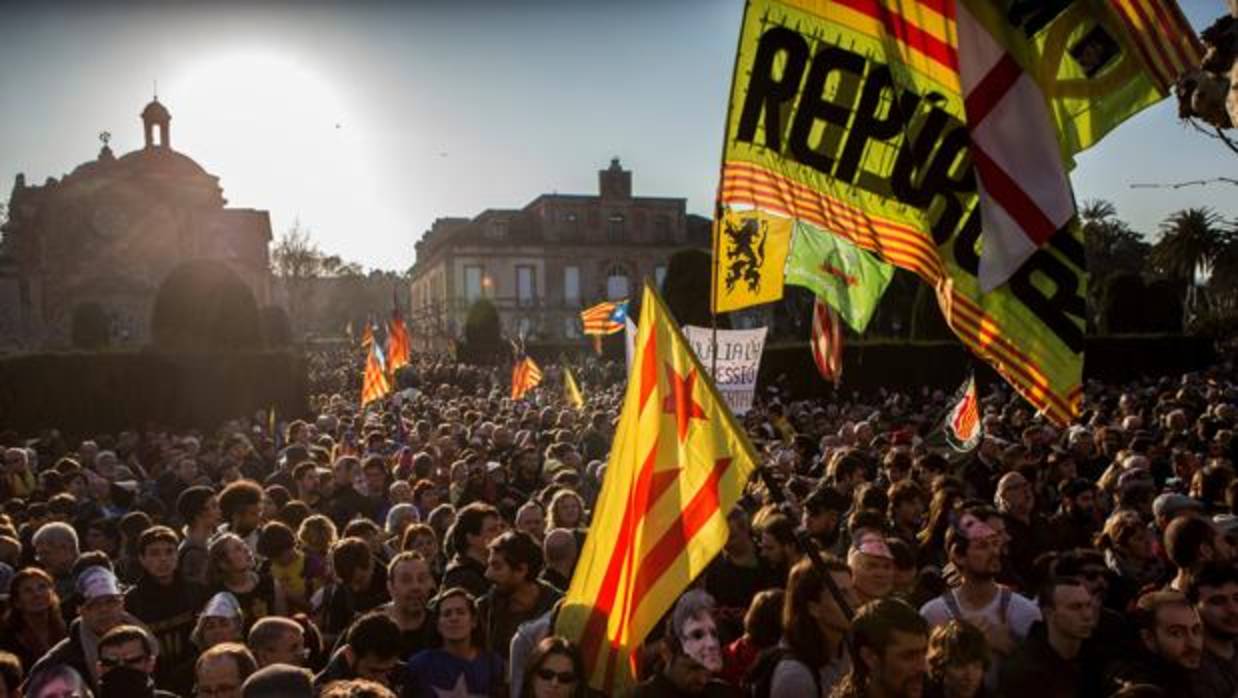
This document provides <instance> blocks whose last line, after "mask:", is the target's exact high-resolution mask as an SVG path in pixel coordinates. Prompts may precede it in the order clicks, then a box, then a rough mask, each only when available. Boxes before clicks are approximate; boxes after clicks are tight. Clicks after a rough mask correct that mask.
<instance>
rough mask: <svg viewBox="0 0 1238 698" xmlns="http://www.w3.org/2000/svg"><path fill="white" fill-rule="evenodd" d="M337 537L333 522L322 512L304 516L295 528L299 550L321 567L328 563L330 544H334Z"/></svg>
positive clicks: (324, 567)
mask: <svg viewBox="0 0 1238 698" xmlns="http://www.w3.org/2000/svg"><path fill="white" fill-rule="evenodd" d="M338 538H339V534H338V533H337V532H336V529H335V522H334V521H332V520H331V519H329V518H327V517H326V516H323V515H322V514H314V515H312V516H310V517H308V518H306V519H305V520H304V521H302V522H301V525H300V527H298V528H297V542H298V543H300V545H301V551H302V552H304V553H305V556H306V557H307V558H309V559H311V560H313V561H314V564H315V565H318V566H321V567H322V568H323V569H326V567H327V565H328V564H329V561H330V559H331V546H333V545H335V541H336V540H337V539H338Z"/></svg>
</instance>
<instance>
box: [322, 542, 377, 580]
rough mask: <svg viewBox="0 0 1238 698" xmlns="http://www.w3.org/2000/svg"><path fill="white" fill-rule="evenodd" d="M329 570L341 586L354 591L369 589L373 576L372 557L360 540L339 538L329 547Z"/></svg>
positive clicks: (368, 548)
mask: <svg viewBox="0 0 1238 698" xmlns="http://www.w3.org/2000/svg"><path fill="white" fill-rule="evenodd" d="M331 569H332V570H334V572H335V577H336V579H338V580H339V582H340V583H341V584H344V585H346V586H348V587H349V588H351V589H353V590H354V591H364V590H365V589H368V588H369V587H370V582H371V580H372V579H373V575H374V555H373V553H372V552H371V550H370V546H369V545H368V544H367V543H366V542H365V541H364V540H362V539H360V538H341V539H340V540H339V541H337V542H336V544H335V545H334V546H332V547H331Z"/></svg>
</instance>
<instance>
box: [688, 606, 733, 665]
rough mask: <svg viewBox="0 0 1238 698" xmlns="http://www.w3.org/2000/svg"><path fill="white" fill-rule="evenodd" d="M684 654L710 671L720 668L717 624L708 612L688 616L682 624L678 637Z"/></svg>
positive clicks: (720, 658) (720, 654) (720, 657)
mask: <svg viewBox="0 0 1238 698" xmlns="http://www.w3.org/2000/svg"><path fill="white" fill-rule="evenodd" d="M679 642H680V644H682V645H683V652H684V654H686V655H688V656H689V657H691V658H693V659H695V660H696V661H697V662H699V663H700V664H701V666H703V667H705V668H706V669H709V670H710V671H712V672H717V671H720V670H721V669H722V649H721V647H720V646H719V644H718V626H717V625H716V624H714V618H713V616H711V615H710V614H708V613H700V614H697V615H696V616H694V617H692V618H689V619H688V620H687V621H686V622H685V623H684V625H683V634H682V635H681V636H680V637H679Z"/></svg>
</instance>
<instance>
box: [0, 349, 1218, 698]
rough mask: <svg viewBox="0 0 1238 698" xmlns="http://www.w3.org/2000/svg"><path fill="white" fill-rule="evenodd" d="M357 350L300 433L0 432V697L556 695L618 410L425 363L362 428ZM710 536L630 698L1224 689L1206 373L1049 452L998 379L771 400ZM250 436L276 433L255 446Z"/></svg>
mask: <svg viewBox="0 0 1238 698" xmlns="http://www.w3.org/2000/svg"><path fill="white" fill-rule="evenodd" d="M357 363H358V362H357V357H356V356H355V352H348V351H343V352H341V351H335V352H320V353H318V354H315V355H314V356H311V357H310V359H309V361H308V366H309V369H310V371H311V385H312V386H314V389H315V394H314V397H313V398H312V400H311V403H312V404H311V409H312V412H313V413H312V414H311V415H307V416H305V417H304V418H301V419H284V418H280V417H278V416H277V418H276V419H275V420H272V419H271V415H270V414H268V413H267V412H262V413H257V414H254V415H250V416H249V417H245V418H238V419H235V420H233V421H230V422H228V423H226V424H224V425H222V426H220V427H219V428H218V429H216V430H214V431H202V430H188V431H171V430H168V429H164V428H161V427H158V426H153V425H152V426H147V427H145V428H142V429H139V428H135V429H133V430H130V431H125V432H121V433H117V434H98V435H94V436H91V437H89V438H73V439H70V438H67V437H66V436H65V435H63V434H61V433H59V432H58V431H56V430H54V429H48V430H46V431H44V432H42V433H39V434H17V433H13V432H4V433H0V455H2V456H3V476H2V477H0V500H2V501H3V514H2V515H0V593H3V594H4V597H3V616H2V618H0V626H2V628H0V650H3V651H2V652H0V698H5V697H6V696H16V695H24V696H28V697H29V698H68V697H71V696H72V697H76V698H84V697H85V696H102V697H104V698H111V697H113V696H116V697H121V696H123V697H124V698H139V697H141V696H168V695H177V696H200V697H202V698H237V697H239V696H244V697H245V698H266V697H270V698H276V697H279V698H285V697H292V698H297V697H302V696H304V697H306V698H309V697H311V696H329V697H331V698H336V697H343V696H358V697H359V696H365V697H379V696H392V695H399V696H402V697H404V698H437V697H439V696H495V697H497V696H511V698H529V697H536V698H569V697H571V698H577V697H580V696H589V695H595V694H594V693H592V692H591V691H590V690H589V688H588V686H587V676H586V672H585V666H584V665H583V662H582V657H581V654H580V651H579V649H578V647H577V646H576V645H574V644H573V643H572V642H571V641H569V640H568V639H565V638H563V637H560V636H557V635H556V634H555V620H556V617H557V613H558V611H559V608H560V606H561V603H562V598H563V596H564V594H565V592H566V590H567V588H568V586H569V585H570V580H571V577H572V573H573V569H574V566H575V563H576V558H577V555H578V553H579V551H580V550H581V548H582V545H583V543H584V540H585V537H586V535H587V531H588V528H589V519H590V513H591V510H592V508H593V506H594V503H595V502H596V499H597V496H598V493H599V491H600V489H601V483H602V480H603V478H604V475H605V470H606V465H605V464H606V459H607V454H608V452H609V450H610V446H611V439H612V436H613V429H614V425H615V422H616V420H617V418H618V414H619V410H620V407H621V402H622V393H623V381H624V377H625V372H624V368H623V365H622V364H612V363H603V362H589V363H587V364H586V365H584V366H582V367H581V368H580V371H579V372H578V374H577V379H578V380H579V381H580V382H581V383H582V384H583V386H584V392H585V395H586V398H587V402H586V405H585V407H584V408H582V409H576V408H572V407H569V406H568V405H567V404H566V403H565V402H564V401H563V399H562V397H561V395H562V391H561V389H560V387H559V385H560V384H559V376H558V375H557V371H556V369H555V368H554V367H547V370H546V377H545V380H544V381H543V384H542V386H541V387H540V388H538V389H537V390H535V391H533V392H532V393H531V394H530V395H529V396H528V399H526V400H522V401H515V402H513V401H512V400H510V399H508V398H507V397H506V394H507V391H508V385H507V379H506V376H505V375H504V373H503V372H502V371H500V370H499V369H495V368H482V367H474V366H465V365H461V364H457V363H454V362H451V361H448V360H445V359H422V360H420V361H418V362H417V363H416V364H415V365H413V366H409V367H406V368H405V369H402V372H401V375H400V376H399V381H398V390H397V392H395V393H393V394H392V395H391V396H390V397H388V398H387V399H384V400H382V401H380V402H376V403H371V405H369V406H368V408H367V409H365V410H362V409H360V408H359V405H358V402H357V399H356V396H357V395H358V393H359V384H358V377H359V375H360V371H359V368H358V365H357ZM786 381H787V379H786V378H785V377H784V378H783V379H780V380H779V381H777V382H776V383H775V384H774V385H772V386H769V387H763V388H762V391H761V394H760V395H758V397H757V400H756V401H755V404H754V407H753V409H752V410H750V411H749V412H748V413H747V414H746V415H744V416H743V418H742V423H743V425H744V427H745V428H746V430H747V432H748V435H749V437H750V438H751V440H752V442H753V444H754V445H755V446H756V448H757V450H758V452H759V453H760V454H761V458H762V466H763V468H764V469H765V471H766V473H765V475H766V476H765V477H764V478H754V479H753V481H752V482H751V483H749V486H748V489H747V491H746V493H745V495H744V497H743V498H742V500H741V502H740V506H738V507H736V508H735V509H734V510H733V511H731V512H730V513H729V515H728V517H727V521H728V523H729V527H730V536H729V540H728V541H727V543H726V546H725V548H724V550H723V551H722V553H721V554H720V555H719V556H718V557H717V558H716V559H715V560H714V561H713V563H712V564H711V566H710V567H709V568H708V570H707V571H706V572H705V573H704V574H702V575H701V576H700V577H699V578H698V579H697V580H696V581H695V582H694V584H693V587H692V588H691V589H689V590H688V591H687V592H685V593H684V594H683V595H682V596H681V597H680V598H679V600H678V602H677V603H675V605H674V607H673V608H672V609H671V610H670V611H669V612H668V613H667V615H666V618H665V619H664V620H663V622H662V623H661V627H660V628H659V629H657V630H656V631H655V632H654V633H653V634H652V635H651V636H650V637H649V638H647V640H646V641H645V643H644V645H643V646H642V648H641V650H640V651H639V652H638V653H637V657H636V659H637V665H638V680H639V683H638V684H637V685H636V686H635V688H634V689H633V695H635V696H638V697H640V698H649V697H660V696H706V697H715V696H739V695H749V696H760V697H764V696H774V697H777V698H803V697H805V696H822V697H823V698H824V697H826V696H837V697H847V698H849V697H852V696H868V697H872V698H886V697H889V698H894V697H906V698H913V697H915V696H920V695H927V696H941V697H943V698H975V697H976V696H1010V697H1015V698H1017V697H1020V696H1036V697H1037V698H1055V697H1058V696H1063V697H1064V696H1114V695H1120V696H1173V697H1179V696H1194V697H1196V698H1230V697H1231V696H1235V695H1238V651H1236V650H1238V647H1236V646H1235V641H1236V639H1238V567H1236V566H1235V561H1234V558H1233V553H1234V551H1235V550H1236V549H1238V548H1235V541H1236V540H1238V516H1236V514H1238V478H1235V472H1234V462H1235V449H1236V448H1238V443H1236V442H1235V440H1234V438H1233V436H1234V429H1235V427H1236V422H1238V382H1236V376H1235V373H1234V367H1233V365H1232V363H1229V361H1228V359H1226V360H1224V361H1222V362H1219V363H1218V364H1217V365H1216V366H1215V367H1213V368H1212V369H1211V370H1208V371H1204V372H1200V373H1195V374H1188V375H1184V376H1175V377H1172V378H1156V379H1148V380H1142V381H1138V382H1135V383H1132V384H1129V385H1120V386H1119V385H1100V384H1089V385H1088V386H1087V390H1086V395H1085V400H1084V409H1083V414H1082V416H1081V418H1080V419H1079V420H1078V421H1077V422H1076V423H1075V424H1073V425H1071V426H1070V427H1068V428H1066V429H1059V428H1056V427H1054V426H1053V425H1051V424H1050V423H1048V422H1047V421H1045V420H1043V419H1042V418H1040V417H1039V416H1038V415H1036V414H1034V413H1033V412H1032V411H1031V410H1030V409H1029V408H1028V407H1027V405H1026V403H1024V402H1022V401H1021V400H1020V399H1019V398H1017V397H1015V396H1013V395H1012V394H1011V393H1010V392H1009V391H1008V390H1005V389H1003V388H1002V387H1001V386H989V387H988V388H987V389H986V391H984V392H982V396H981V397H982V405H981V414H982V423H983V438H982V439H981V441H980V443H979V445H978V446H977V447H976V448H975V449H974V450H973V451H970V452H959V451H956V450H954V449H953V448H951V447H950V446H948V445H946V444H945V442H944V441H943V440H942V439H941V438H940V436H941V435H940V432H939V430H938V426H939V424H940V423H941V421H942V418H943V416H944V414H945V413H946V411H947V410H948V408H949V403H950V401H951V397H950V396H949V395H947V394H945V393H943V392H941V391H930V390H912V391H905V390H898V389H894V387H893V386H892V387H891V388H890V389H888V390H883V391H881V392H880V393H878V394H872V395H859V394H852V395H849V396H847V395H844V394H841V393H840V394H838V395H837V396H836V397H835V398H834V399H829V400H823V399H816V400H796V399H792V398H791V397H790V393H789V392H788V391H787V389H786V388H787V385H786ZM273 423H274V424H275V425H276V426H275V428H272V424H273Z"/></svg>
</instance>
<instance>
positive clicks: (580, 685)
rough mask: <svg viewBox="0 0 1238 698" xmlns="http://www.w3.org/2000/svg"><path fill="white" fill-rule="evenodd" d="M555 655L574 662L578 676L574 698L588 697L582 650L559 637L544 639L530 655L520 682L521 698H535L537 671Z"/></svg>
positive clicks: (573, 667) (573, 665)
mask: <svg viewBox="0 0 1238 698" xmlns="http://www.w3.org/2000/svg"><path fill="white" fill-rule="evenodd" d="M555 654H561V655H563V656H565V657H567V658H568V660H569V661H571V662H572V672H573V673H574V674H576V689H575V690H573V691H572V698H584V696H585V695H586V681H585V665H584V662H583V661H581V658H580V650H579V649H577V648H576V645H574V644H572V642H571V641H570V640H567V639H564V638H562V637H559V636H557V635H551V636H550V637H545V638H542V641H541V642H539V643H537V646H536V647H534V648H533V651H532V652H530V653H529V658H528V659H527V660H526V661H525V664H524V678H523V679H521V681H520V694H519V696H520V698H533V679H534V678H535V677H536V676H537V670H538V669H541V668H542V664H543V663H545V661H546V659H547V658H548V657H550V656H551V655H555Z"/></svg>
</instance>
